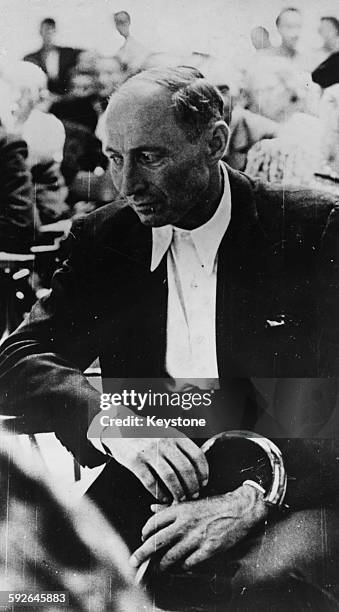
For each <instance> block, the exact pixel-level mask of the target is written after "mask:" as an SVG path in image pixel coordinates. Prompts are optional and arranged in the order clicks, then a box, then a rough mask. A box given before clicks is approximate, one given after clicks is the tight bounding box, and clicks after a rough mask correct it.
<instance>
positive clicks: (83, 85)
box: [70, 74, 95, 98]
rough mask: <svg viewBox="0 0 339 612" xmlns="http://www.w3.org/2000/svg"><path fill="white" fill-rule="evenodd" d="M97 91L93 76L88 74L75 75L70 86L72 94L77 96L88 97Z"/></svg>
mask: <svg viewBox="0 0 339 612" xmlns="http://www.w3.org/2000/svg"><path fill="white" fill-rule="evenodd" d="M94 93H95V83H94V79H93V77H91V76H90V75H88V74H77V75H75V76H73V78H72V81H71V87H70V94H71V95H72V96H76V97H77V98H86V97H88V96H92V95H93V94H94Z"/></svg>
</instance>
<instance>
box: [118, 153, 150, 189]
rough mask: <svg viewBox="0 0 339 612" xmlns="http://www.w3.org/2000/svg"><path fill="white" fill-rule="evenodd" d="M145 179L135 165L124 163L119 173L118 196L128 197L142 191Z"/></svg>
mask: <svg viewBox="0 0 339 612" xmlns="http://www.w3.org/2000/svg"><path fill="white" fill-rule="evenodd" d="M145 187H146V183H145V179H144V177H143V175H142V173H141V171H140V169H139V168H138V166H137V164H133V163H131V162H130V161H126V162H125V163H124V165H123V169H122V172H121V183H120V190H119V191H120V195H121V196H123V197H128V196H132V195H135V194H137V193H139V192H140V191H144V189H145Z"/></svg>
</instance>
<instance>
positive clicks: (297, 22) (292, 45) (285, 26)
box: [278, 11, 302, 49]
mask: <svg viewBox="0 0 339 612" xmlns="http://www.w3.org/2000/svg"><path fill="white" fill-rule="evenodd" d="M301 25H302V24H301V16H300V14H299V13H297V12H296V11H286V13H283V15H282V16H281V18H280V22H279V25H278V30H279V34H280V36H281V39H282V42H283V44H284V45H285V46H286V47H288V48H289V49H296V47H297V44H298V42H299V38H300V34H301Z"/></svg>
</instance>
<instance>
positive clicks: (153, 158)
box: [139, 151, 162, 166]
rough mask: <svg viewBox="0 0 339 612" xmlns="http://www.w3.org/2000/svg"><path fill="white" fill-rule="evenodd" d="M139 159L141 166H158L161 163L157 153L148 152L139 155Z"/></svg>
mask: <svg viewBox="0 0 339 612" xmlns="http://www.w3.org/2000/svg"><path fill="white" fill-rule="evenodd" d="M139 159H140V161H141V163H142V164H145V165H150V166H151V165H156V164H159V163H160V162H161V161H162V158H161V157H160V155H159V153H150V152H148V151H144V152H142V153H140V154H139Z"/></svg>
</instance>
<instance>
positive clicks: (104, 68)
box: [97, 57, 122, 98]
mask: <svg viewBox="0 0 339 612" xmlns="http://www.w3.org/2000/svg"><path fill="white" fill-rule="evenodd" d="M97 71H98V89H99V95H100V96H101V97H102V98H108V97H109V96H110V95H111V94H112V93H113V91H115V90H116V89H117V88H118V87H119V85H120V84H121V80H122V73H121V70H120V64H119V62H117V60H116V59H114V57H103V58H100V59H99V60H98V61H97Z"/></svg>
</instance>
